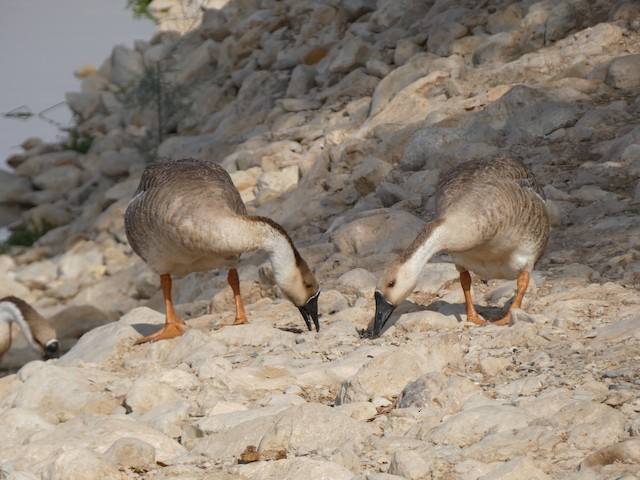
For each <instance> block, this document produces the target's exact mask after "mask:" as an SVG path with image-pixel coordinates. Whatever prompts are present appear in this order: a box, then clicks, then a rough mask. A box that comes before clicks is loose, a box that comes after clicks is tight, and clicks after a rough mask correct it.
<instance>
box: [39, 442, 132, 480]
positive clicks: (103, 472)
mask: <svg viewBox="0 0 640 480" xmlns="http://www.w3.org/2000/svg"><path fill="white" fill-rule="evenodd" d="M47 474H48V477H49V478H80V477H82V478H86V479H87V480H103V479H105V480H107V479H108V480H120V479H121V478H122V474H121V473H120V470H118V467H117V465H115V464H114V463H112V462H110V461H108V460H106V459H104V458H102V457H100V456H99V455H97V454H96V453H95V452H92V451H91V450H89V449H87V448H75V449H71V450H67V451H62V452H61V453H60V454H59V455H58V456H57V457H56V459H55V460H54V461H53V463H52V464H51V465H50V466H49V468H48V469H47Z"/></svg>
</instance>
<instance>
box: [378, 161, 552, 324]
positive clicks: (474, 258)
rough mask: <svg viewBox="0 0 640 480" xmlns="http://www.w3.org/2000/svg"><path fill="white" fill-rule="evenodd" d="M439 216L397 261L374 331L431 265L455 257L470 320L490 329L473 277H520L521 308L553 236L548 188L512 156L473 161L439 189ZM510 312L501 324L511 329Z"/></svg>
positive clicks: (386, 280)
mask: <svg viewBox="0 0 640 480" xmlns="http://www.w3.org/2000/svg"><path fill="white" fill-rule="evenodd" d="M435 195H436V197H435V200H436V202H435V203H436V207H435V215H434V218H433V220H432V221H431V222H429V223H428V224H427V225H426V226H425V228H424V229H423V230H422V231H421V232H420V234H419V235H418V236H417V238H416V239H415V240H414V241H413V243H411V245H409V247H407V249H406V250H405V251H404V253H403V254H402V255H401V256H400V257H399V258H398V259H397V260H396V261H394V262H393V263H391V264H390V265H389V266H388V267H387V269H386V270H385V273H384V275H383V277H382V278H381V280H380V282H379V284H378V288H377V290H376V294H375V298H376V318H375V323H374V333H375V334H379V333H380V330H381V329H382V327H383V325H384V323H385V322H386V320H387V319H388V318H389V316H390V315H391V312H392V311H393V309H394V308H395V307H396V306H398V305H399V304H400V303H402V301H404V300H405V299H406V298H407V297H408V296H409V294H410V293H411V292H412V291H413V289H414V287H415V285H416V283H417V281H418V278H419V276H420V273H421V272H422V270H423V268H424V266H425V265H426V263H427V262H428V261H429V259H430V258H431V257H432V256H433V255H435V254H436V253H439V252H446V253H448V254H449V255H450V256H451V258H452V259H453V261H454V263H455V265H456V268H457V269H458V271H459V272H460V283H461V285H462V289H463V292H464V295H465V303H466V310H467V319H468V320H469V321H471V322H474V323H478V324H486V323H487V322H485V321H484V320H482V319H480V317H479V316H478V314H477V312H476V310H475V308H474V306H473V303H472V300H471V291H470V287H471V276H470V273H469V272H474V273H475V274H477V275H479V276H480V278H482V279H485V280H486V279H490V278H501V279H517V292H516V298H515V300H514V302H513V303H512V305H511V307H510V310H511V308H519V307H520V305H521V302H522V298H523V297H524V293H525V291H526V289H527V286H528V284H529V277H530V272H531V271H532V269H533V266H534V265H535V263H536V262H537V261H538V259H539V258H540V257H541V256H542V254H543V252H544V249H545V247H546V244H547V240H548V238H549V221H548V217H547V210H546V202H545V197H544V193H543V191H542V189H541V188H540V186H539V185H538V184H537V182H536V180H535V178H534V176H533V173H532V172H531V170H529V168H528V167H527V166H526V165H524V164H523V163H521V162H519V161H517V160H515V159H511V158H497V159H494V160H491V161H488V162H487V161H469V162H465V163H462V164H460V165H458V166H456V167H454V168H452V169H450V170H448V171H446V172H445V173H444V174H443V175H442V176H441V177H440V180H439V182H438V185H437V187H436V194H435ZM509 321H510V313H507V315H506V316H505V317H504V318H503V319H501V320H499V321H498V322H494V323H495V324H499V325H506V324H508V323H509Z"/></svg>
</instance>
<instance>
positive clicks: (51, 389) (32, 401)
mask: <svg viewBox="0 0 640 480" xmlns="http://www.w3.org/2000/svg"><path fill="white" fill-rule="evenodd" d="M32 364H33V365H31V364H27V366H26V367H28V366H29V365H31V368H29V369H26V367H23V369H22V370H21V372H23V371H24V373H23V374H22V375H21V377H22V378H21V379H22V380H23V382H24V384H23V385H22V386H21V388H20V390H19V391H18V394H17V395H16V397H15V399H14V400H13V403H12V404H13V406H15V407H18V408H24V409H29V410H32V411H35V412H37V413H38V414H40V415H41V416H42V418H44V419H45V420H47V421H48V422H50V423H57V422H63V421H66V420H69V419H70V418H73V417H75V416H77V415H80V414H84V413H104V414H110V413H112V412H114V411H115V410H116V408H117V407H118V406H119V403H118V402H117V401H116V399H115V398H114V397H112V396H111V395H109V394H108V393H106V392H105V391H104V390H103V389H102V388H99V387H98V386H96V385H94V383H92V382H90V381H89V380H87V379H86V378H85V377H84V375H83V374H82V372H79V371H77V370H72V369H69V368H64V367H59V366H54V365H51V364H49V363H47V364H45V363H42V362H37V363H36V362H32ZM36 367H37V368H36ZM25 369H26V370H25ZM27 372H28V373H27Z"/></svg>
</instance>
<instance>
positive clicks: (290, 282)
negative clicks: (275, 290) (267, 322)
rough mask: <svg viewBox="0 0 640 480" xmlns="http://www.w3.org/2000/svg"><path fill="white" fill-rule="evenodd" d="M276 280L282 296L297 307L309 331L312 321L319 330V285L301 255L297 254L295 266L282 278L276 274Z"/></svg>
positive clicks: (317, 330)
mask: <svg viewBox="0 0 640 480" xmlns="http://www.w3.org/2000/svg"><path fill="white" fill-rule="evenodd" d="M276 282H277V283H278V286H279V287H280V290H282V293H283V294H284V296H285V297H286V298H287V299H288V300H289V301H290V302H291V303H293V304H294V305H295V306H296V307H298V310H299V311H300V314H301V315H302V318H303V319H304V321H305V323H306V324H307V328H308V329H309V331H311V328H312V323H311V322H313V325H315V327H316V332H319V331H320V322H319V320H318V297H319V296H320V285H319V284H318V281H317V280H316V278H315V276H314V275H313V273H312V272H311V269H310V268H309V266H308V265H307V263H306V262H305V261H304V260H303V259H302V257H300V256H299V255H298V256H297V258H296V266H295V268H293V269H292V270H291V271H290V272H289V273H288V274H287V275H286V276H284V278H278V275H277V274H276Z"/></svg>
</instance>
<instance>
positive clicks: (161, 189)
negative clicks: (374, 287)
mask: <svg viewBox="0 0 640 480" xmlns="http://www.w3.org/2000/svg"><path fill="white" fill-rule="evenodd" d="M125 232H126V235H127V239H128V240H129V243H130V245H131V248H132V249H133V251H134V252H135V253H136V254H138V255H139V256H140V257H141V258H142V259H143V260H144V261H145V262H146V263H147V264H148V265H149V266H150V267H151V268H152V269H153V270H155V271H156V272H157V273H158V274H159V275H160V279H161V284H162V289H163V293H164V296H165V305H166V312H167V317H166V323H165V328H164V329H163V330H161V331H160V332H158V333H157V334H154V335H151V336H149V337H145V338H143V339H141V340H139V341H138V342H137V343H142V342H145V341H150V340H151V341H152V340H158V339H160V338H171V337H174V336H177V335H180V334H182V332H183V328H182V324H183V322H182V320H180V319H179V318H177V316H176V315H175V312H174V311H173V305H172V300H171V277H175V276H177V277H180V276H183V275H186V274H188V273H192V272H199V271H206V270H211V269H214V268H221V267H227V268H229V275H228V281H229V284H230V286H231V288H232V289H233V292H234V296H235V301H236V321H235V323H236V324H239V323H245V322H247V318H246V314H245V312H244V307H243V304H242V299H241V297H240V288H239V280H238V274H237V270H236V266H237V263H238V260H239V257H240V255H241V254H242V253H245V252H251V251H256V250H264V251H266V252H267V253H268V255H269V258H270V260H271V263H272V265H273V269H274V274H275V281H276V283H277V284H278V286H279V287H280V289H281V290H282V292H283V293H284V295H285V296H286V297H287V298H288V299H289V300H290V301H291V302H292V303H294V304H295V305H296V306H297V307H298V308H299V310H300V313H301V314H302V316H303V318H304V320H305V322H306V323H307V326H308V328H309V329H311V321H313V323H314V324H315V326H316V330H317V329H319V324H318V313H317V300H318V295H319V286H318V283H317V281H316V279H315V277H314V276H313V273H312V272H311V270H310V269H309V267H308V265H307V264H306V262H305V261H304V260H303V259H302V257H301V256H300V254H299V253H298V251H297V250H296V248H295V246H294V244H293V242H292V241H291V238H290V237H289V235H287V233H286V232H285V230H284V229H283V228H282V227H281V226H280V225H278V224H277V223H276V222H274V221H272V220H270V219H268V218H265V217H258V216H249V215H247V211H246V208H245V205H244V203H243V202H242V199H241V197H240V194H239V193H238V190H237V189H236V187H235V185H234V184H233V182H232V180H231V177H230V176H229V174H228V173H227V172H226V171H225V170H224V169H223V168H222V167H220V166H219V165H217V164H215V163H213V162H208V161H205V160H199V159H184V160H160V161H156V162H154V163H152V164H150V165H149V166H148V167H147V168H146V169H145V171H144V172H143V174H142V177H141V179H140V184H139V186H138V189H137V190H136V192H135V193H134V196H133V198H132V200H131V201H130V203H129V205H128V207H127V210H126V212H125Z"/></svg>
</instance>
